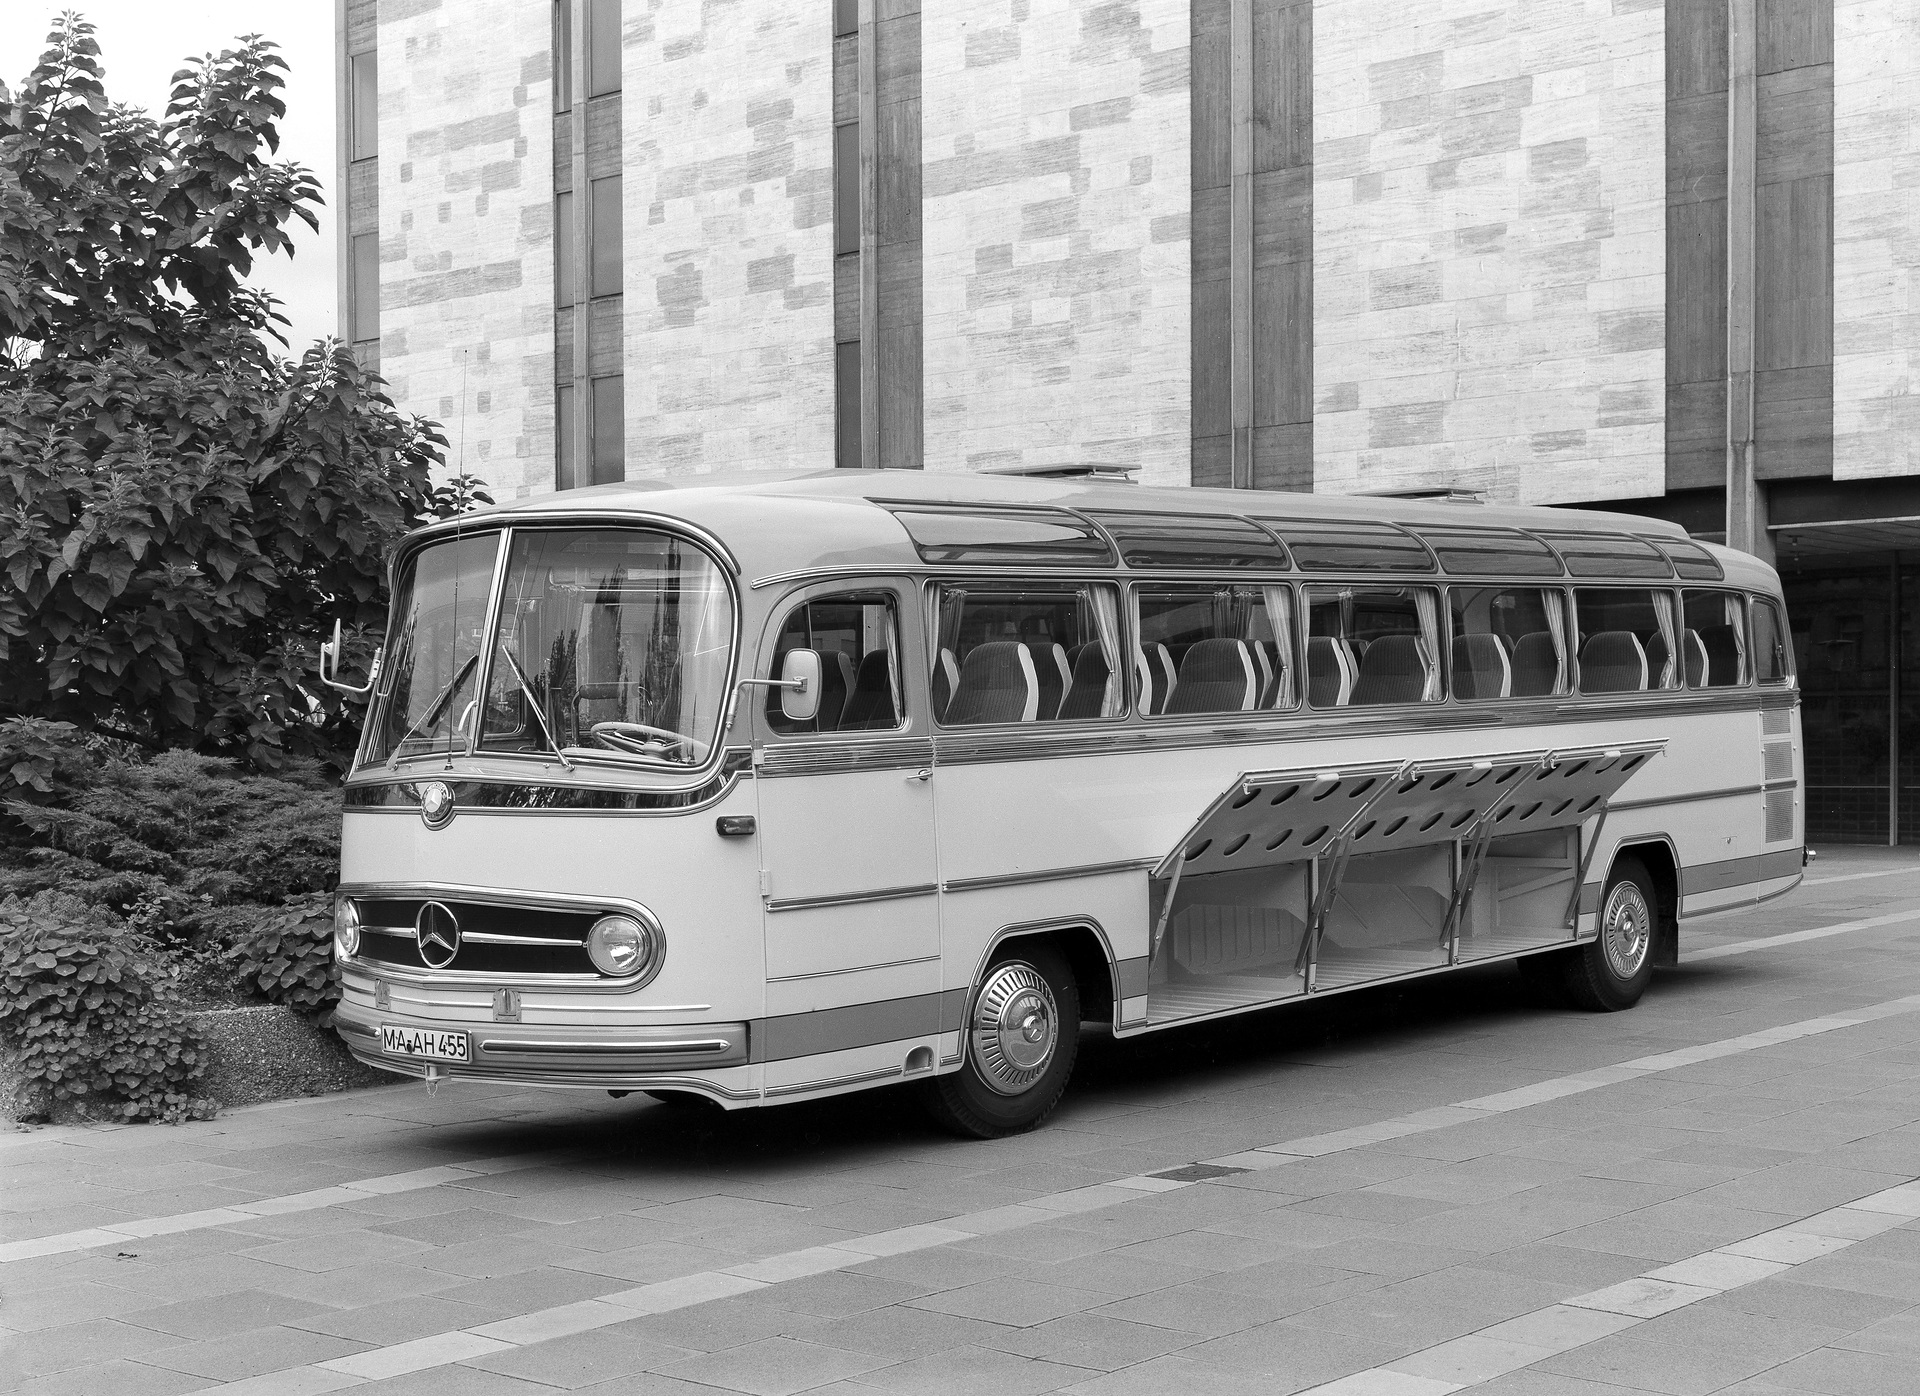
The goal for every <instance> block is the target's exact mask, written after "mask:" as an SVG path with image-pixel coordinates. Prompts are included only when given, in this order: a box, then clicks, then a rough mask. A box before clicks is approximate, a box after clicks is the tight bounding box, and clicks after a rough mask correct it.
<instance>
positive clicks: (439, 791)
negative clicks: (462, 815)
mask: <svg viewBox="0 0 1920 1396" xmlns="http://www.w3.org/2000/svg"><path fill="white" fill-rule="evenodd" d="M420 818H421V820H422V822H424V823H425V824H426V826H427V827H428V828H429V829H444V828H446V827H447V821H449V820H450V819H452V818H453V787H452V786H450V785H448V784H447V783H446V782H445V781H444V780H430V781H428V782H427V783H426V784H425V785H423V786H421V787H420Z"/></svg>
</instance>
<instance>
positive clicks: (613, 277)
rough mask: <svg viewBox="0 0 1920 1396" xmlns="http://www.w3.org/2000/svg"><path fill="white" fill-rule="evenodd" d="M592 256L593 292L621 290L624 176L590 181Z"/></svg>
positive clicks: (613, 293) (607, 293)
mask: <svg viewBox="0 0 1920 1396" xmlns="http://www.w3.org/2000/svg"><path fill="white" fill-rule="evenodd" d="M587 201H588V203H589V204H590V205H591V207H589V208H588V210H587V216H588V217H589V218H591V219H592V220H593V226H592V227H591V228H590V229H589V230H588V234H587V247H588V252H587V255H588V258H589V260H590V261H591V263H592V268H593V288H592V290H591V292H590V294H591V295H593V296H596V297H598V296H617V295H619V294H620V176H619V175H609V176H607V177H606V178H605V179H596V180H592V181H590V182H589V183H588V185H587Z"/></svg>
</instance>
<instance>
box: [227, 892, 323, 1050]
mask: <svg viewBox="0 0 1920 1396" xmlns="http://www.w3.org/2000/svg"><path fill="white" fill-rule="evenodd" d="M232 958H233V960H234V962H235V963H236V964H238V965H239V966H240V971H241V973H242V974H244V975H245V976H246V979H247V982H248V983H249V984H251V985H253V987H254V988H256V989H258V990H259V991H260V992H261V993H263V994H265V995H266V996H267V997H268V998H270V999H272V1000H273V1001H274V1002H275V1003H284V1004H286V1005H287V1006H288V1007H290V1008H295V1009H298V1010H299V1011H300V1012H302V1013H305V1014H308V1015H309V1016H312V1017H315V1018H317V1019H318V1020H319V1021H320V1024H321V1025H322V1026H323V1027H324V1026H326V1025H327V1024H329V1023H331V1022H332V1021H333V1009H334V1005H336V1004H337V1003H339V1002H340V977H339V973H338V971H336V970H335V968H334V963H333V899H332V897H331V896H329V895H328V894H327V893H324V892H316V893H310V894H308V895H306V896H303V897H289V898H288V899H287V902H286V905H285V906H284V907H283V908H282V909H281V910H279V911H277V912H274V913H273V914H272V915H270V916H267V917H265V918H263V919H262V920H260V921H258V922H256V923H255V924H254V925H253V926H252V927H251V928H249V929H248V930H246V931H243V932H241V933H240V934H239V935H238V936H237V937H236V938H235V942H234V947H233V951H232Z"/></svg>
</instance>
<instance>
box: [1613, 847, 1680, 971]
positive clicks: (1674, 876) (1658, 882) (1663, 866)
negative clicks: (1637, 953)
mask: <svg viewBox="0 0 1920 1396" xmlns="http://www.w3.org/2000/svg"><path fill="white" fill-rule="evenodd" d="M1629 856H1631V857H1633V858H1636V859H1638V860H1639V862H1640V865H1641V866H1642V867H1644V868H1645V869H1646V870H1647V875H1648V876H1649V877H1651V878H1652V879H1653V892H1654V902H1655V905H1654V908H1653V912H1654V934H1653V962H1654V964H1655V965H1657V966H1666V965H1677V964H1679V963H1680V858H1679V855H1678V854H1676V853H1675V851H1674V845H1673V839H1672V837H1671V836H1670V835H1667V834H1647V835H1642V834H1636V835H1634V836H1633V837H1632V838H1631V839H1630V840H1627V841H1624V842H1622V843H1621V844H1620V845H1619V846H1618V847H1616V848H1615V849H1614V850H1613V861H1612V862H1611V863H1609V864H1608V865H1607V881H1608V882H1611V881H1612V880H1613V870H1614V868H1615V867H1617V866H1618V865H1619V862H1620V860H1621V859H1622V858H1625V857H1629ZM1601 885H1602V887H1604V886H1605V885H1606V884H1605V883H1602V884H1601Z"/></svg>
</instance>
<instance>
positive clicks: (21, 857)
mask: <svg viewBox="0 0 1920 1396" xmlns="http://www.w3.org/2000/svg"><path fill="white" fill-rule="evenodd" d="M116 747H117V748H118V749H116ZM9 768H11V769H12V770H13V771H14V772H15V773H16V774H15V776H14V779H15V780H16V781H18V780H19V779H20V775H19V774H18V773H19V772H21V771H22V770H23V768H24V770H25V773H26V775H27V776H28V777H29V779H28V780H27V781H26V782H25V783H24V784H21V785H16V786H15V790H16V791H17V792H18V793H17V795H16V797H15V798H12V799H7V800H5V801H4V809H5V812H6V816H7V817H6V818H5V819H4V820H0V896H7V895H17V896H32V895H34V894H36V893H38V892H43V891H51V890H56V889H57V890H60V891H64V892H69V893H72V894H74V895H76V896H79V897H81V898H82V899H84V900H85V901H87V902H90V903H92V904H94V905H96V906H103V907H108V908H110V909H112V910H113V911H114V912H115V913H117V914H118V915H120V916H122V917H125V918H128V919H129V920H131V921H133V922H134V923H135V926H136V928H137V929H139V930H141V931H144V932H148V933H153V934H165V935H167V936H168V937H169V938H170V939H173V940H182V939H185V940H193V939H204V938H207V937H209V936H211V937H213V938H215V939H225V938H226V937H227V936H228V935H229V934H230V933H231V931H232V930H233V929H234V927H235V924H236V916H235V912H234V910H233V909H235V908H239V907H243V906H246V905H247V904H251V903H265V904H267V905H269V906H272V905H277V904H279V903H280V902H282V901H284V900H285V899H286V898H287V897H290V896H297V895H302V894H306V893H312V892H324V891H326V890H328V889H330V888H331V887H332V886H333V884H334V881H335V879H336V878H337V877H338V875H339V858H340V794H339V791H338V789H337V788H336V787H335V786H334V785H333V783H332V781H331V780H329V779H327V778H326V777H325V775H324V774H323V773H322V772H321V771H320V770H319V768H318V767H317V766H315V765H314V764H313V763H311V762H301V761H295V760H289V762H288V763H287V766H286V767H285V769H284V770H283V771H282V773H281V775H280V776H279V777H275V776H263V775H253V774H249V773H246V772H244V771H241V770H239V769H237V768H236V767H235V765H234V763H233V762H231V761H229V760H226V759H224V758H220V757H213V756H202V755H200V754H198V753H196V752H191V751H169V752H164V753H162V754H160V755H158V756H154V757H151V758H143V757H142V756H140V755H139V754H137V751H136V750H135V749H130V748H127V747H125V745H124V744H116V743H112V742H109V741H103V740H101V739H98V738H95V739H87V738H83V737H82V736H81V735H80V734H79V733H77V732H75V731H74V730H73V729H72V728H71V727H67V726H65V725H64V724H58V723H50V722H23V721H0V773H4V772H5V771H6V770H7V769H9ZM5 779H6V777H5V775H4V774H0V784H4V781H5ZM250 914H251V913H240V914H239V919H240V920H245V919H247V917H248V916H249V915H250Z"/></svg>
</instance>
